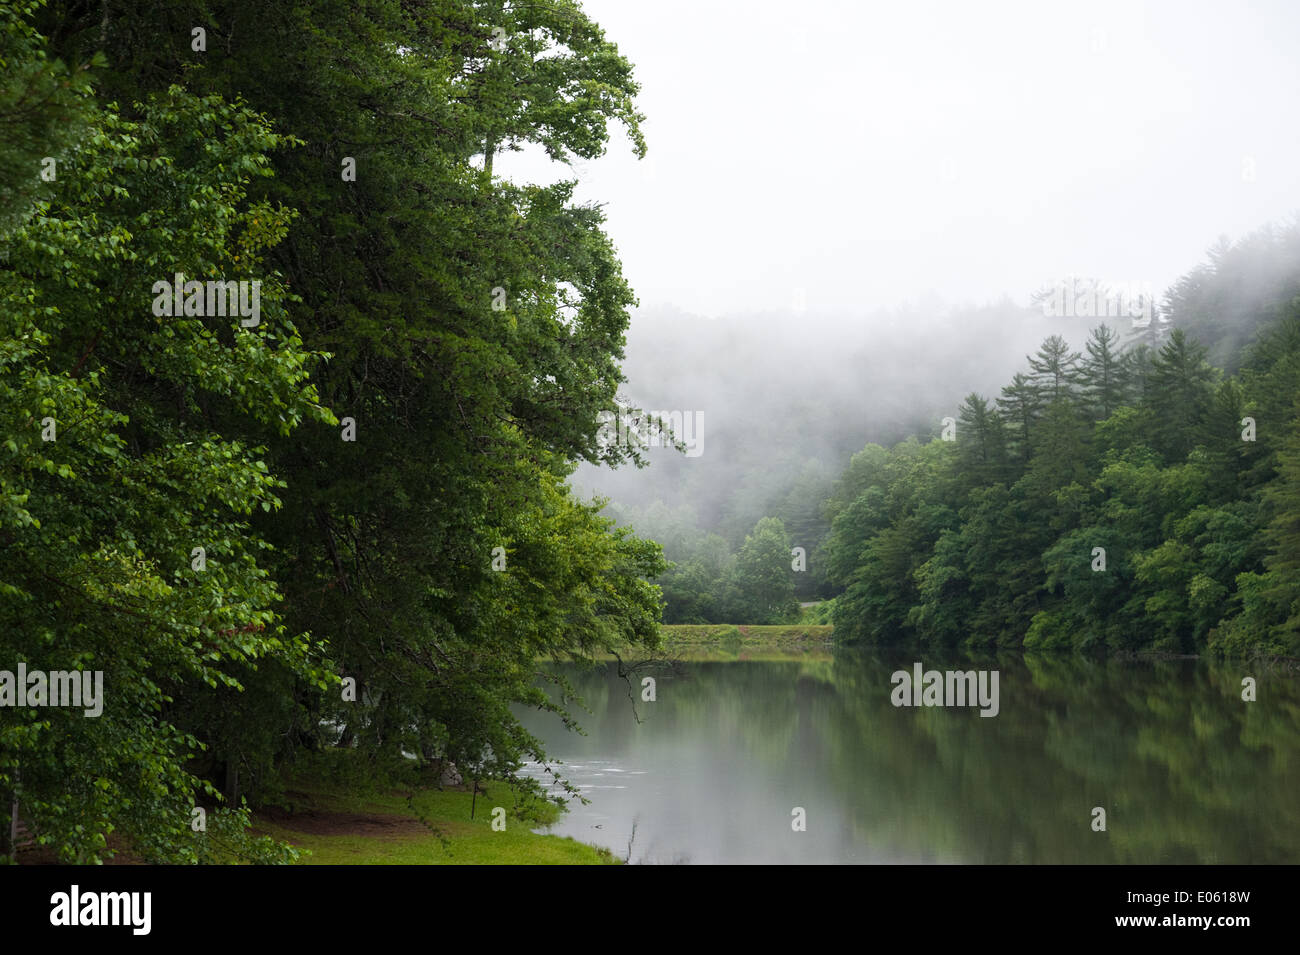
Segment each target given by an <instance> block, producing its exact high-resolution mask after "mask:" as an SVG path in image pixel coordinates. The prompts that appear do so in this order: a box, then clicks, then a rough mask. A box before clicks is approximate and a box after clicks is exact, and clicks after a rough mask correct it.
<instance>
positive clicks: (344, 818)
mask: <svg viewBox="0 0 1300 955" xmlns="http://www.w3.org/2000/svg"><path fill="white" fill-rule="evenodd" d="M299 785H301V783H299ZM286 797H287V799H286V802H287V806H286V808H284V809H278V810H264V811H262V812H259V813H258V814H257V815H256V816H255V817H254V828H255V829H256V830H257V831H258V832H259V833H262V834H265V835H269V836H272V837H274V838H276V839H280V840H283V841H285V842H288V843H289V844H290V845H293V846H294V847H296V848H298V849H303V850H307V851H306V852H304V853H303V858H302V860H301V862H302V864H305V865H601V864H611V863H614V862H615V861H616V860H615V859H614V858H613V856H612V855H611V854H610V853H609V852H608V851H607V850H605V849H600V848H597V847H595V846H590V845H586V844H585V843H581V842H577V841H575V840H573V839H568V838H562V837H560V836H548V835H538V834H537V833H534V832H532V831H531V830H532V828H533V827H536V826H538V825H539V824H544V823H547V822H552V821H554V820H555V819H556V818H557V817H558V815H559V813H560V811H561V810H560V809H559V808H558V807H556V806H554V805H552V804H548V803H534V804H533V805H532V806H530V809H529V818H528V819H520V818H516V817H515V816H514V815H513V812H512V806H513V805H514V797H513V794H512V793H511V792H510V790H509V789H507V788H506V787H505V786H504V785H501V784H496V785H492V784H489V785H488V786H487V792H486V793H485V792H484V791H483V788H482V786H480V790H479V794H478V799H477V803H476V806H475V813H474V818H473V819H470V804H471V802H472V801H473V796H472V794H471V793H470V792H467V791H465V790H463V789H446V790H441V791H440V790H436V789H432V790H419V791H416V792H414V793H408V792H396V791H393V792H370V793H365V794H350V793H346V792H341V791H329V790H312V789H295V790H292V791H290V792H289V793H287V794H286ZM498 805H500V806H504V807H505V808H506V813H507V818H506V828H505V830H504V831H500V832H497V831H494V830H493V828H492V809H493V807H494V806H498Z"/></svg>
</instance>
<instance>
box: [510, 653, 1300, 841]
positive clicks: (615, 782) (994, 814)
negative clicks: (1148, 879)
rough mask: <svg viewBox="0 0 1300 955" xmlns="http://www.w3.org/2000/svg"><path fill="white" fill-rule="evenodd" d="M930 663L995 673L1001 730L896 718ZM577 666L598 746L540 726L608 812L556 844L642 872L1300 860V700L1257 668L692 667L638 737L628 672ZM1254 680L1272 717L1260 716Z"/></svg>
mask: <svg viewBox="0 0 1300 955" xmlns="http://www.w3.org/2000/svg"><path fill="white" fill-rule="evenodd" d="M917 660H920V661H922V662H923V663H924V664H925V667H926V668H927V669H929V668H932V667H933V668H935V669H940V670H944V669H969V668H996V669H997V670H998V671H999V672H1000V684H999V685H1000V696H1001V707H1000V712H999V714H998V715H997V716H996V717H994V718H981V717H980V715H979V712H978V710H977V709H973V708H942V707H933V708H925V707H922V708H895V707H894V706H893V705H891V703H890V691H891V689H892V686H891V683H890V674H891V673H892V672H894V671H895V670H899V669H911V667H912V665H913V663H914V662H915V661H917ZM558 669H561V670H562V671H563V672H564V674H565V676H566V677H567V678H568V679H569V680H570V681H571V682H572V683H573V685H574V686H575V687H577V689H578V691H579V693H580V694H581V695H582V697H583V699H584V700H585V701H586V703H587V705H588V706H589V707H590V708H591V710H592V713H591V714H589V715H588V714H583V715H582V718H580V720H579V722H580V723H581V724H582V725H583V727H584V728H585V729H586V731H587V734H588V735H587V736H585V737H584V736H578V735H576V734H572V733H567V732H566V731H565V730H564V729H563V728H562V727H561V725H560V723H559V721H558V720H556V719H555V718H554V717H551V716H549V715H547V714H541V713H537V712H530V713H521V714H520V715H521V716H522V718H523V719H524V721H525V725H527V726H528V728H529V729H530V730H532V731H533V732H534V733H536V734H537V735H538V736H540V737H541V738H542V739H543V740H545V741H546V743H547V746H548V748H549V750H550V752H551V753H552V754H554V755H555V756H557V757H559V758H561V759H562V760H564V766H562V767H561V769H562V770H563V771H564V772H565V774H566V775H567V776H568V778H569V779H570V781H571V782H573V783H574V784H576V785H577V786H578V787H580V790H581V792H582V793H583V795H585V796H586V797H587V798H588V799H589V800H590V801H591V802H590V805H587V806H582V805H580V804H578V803H576V802H574V803H571V806H570V811H569V812H568V813H567V814H566V816H565V817H564V818H563V819H562V821H561V822H560V823H559V824H557V825H556V826H554V827H553V828H552V829H551V830H550V831H553V832H558V833H560V834H563V835H571V836H573V837H574V838H577V839H581V840H583V841H586V842H592V843H596V844H599V845H604V846H607V847H608V848H610V849H611V850H612V851H613V852H614V853H615V854H616V855H618V856H619V857H620V858H622V857H625V856H628V857H630V859H631V861H633V862H681V861H690V862H699V863H722V862H725V863H747V862H769V863H779V862H940V863H942V862H982V863H1059V862H1083V863H1154V862H1193V863H1295V862H1297V861H1300V809H1298V808H1297V802H1296V800H1295V796H1294V794H1295V792H1296V789H1297V783H1298V782H1300V693H1298V692H1297V680H1296V678H1295V677H1294V675H1292V674H1289V673H1283V672H1270V671H1269V670H1268V669H1266V668H1264V667H1262V666H1259V665H1249V666H1248V665H1244V664H1243V665H1240V666H1231V665H1230V666H1218V665H1210V664H1207V663H1205V662H1201V661H1187V660H1178V661H1162V662H1149V661H1148V662H1142V661H1118V660H1109V661H1099V660H1087V659H1081V658H1077V657H1068V658H1061V657H1028V658H1025V657H1020V656H1002V657H999V658H997V659H994V658H987V659H962V658H957V657H951V658H944V657H938V656H933V655H930V654H925V653H922V654H919V655H918V654H917V653H915V652H913V653H903V652H896V653H888V654H885V653H841V654H837V655H836V656H835V657H834V659H831V660H814V661H808V660H802V661H794V662H779V661H778V662H772V661H764V662H714V663H689V664H685V665H683V666H681V667H680V669H678V670H676V671H658V672H656V673H655V676H656V678H657V680H658V686H657V700H656V702H653V703H642V702H639V697H640V694H639V683H638V687H637V689H638V692H637V694H636V695H637V698H638V702H637V704H636V709H637V712H638V713H639V715H640V717H641V720H642V722H640V723H638V722H637V720H636V719H635V718H634V715H633V709H632V708H633V703H632V701H631V700H630V699H629V693H628V685H627V683H625V682H624V681H623V680H621V679H620V678H619V677H618V676H617V672H616V668H615V667H614V666H613V665H611V666H609V667H607V668H606V667H602V668H600V669H597V670H594V671H592V670H579V669H577V668H574V667H569V666H565V667H558ZM638 676H639V675H638ZM1243 676H1253V677H1255V678H1256V679H1257V681H1258V691H1257V693H1258V696H1257V702H1254V703H1246V702H1243V701H1242V699H1241V678H1242V677H1243ZM538 772H540V770H538ZM1096 806H1101V807H1104V808H1105V809H1106V813H1107V820H1106V821H1107V831H1106V832H1094V831H1093V830H1092V828H1091V821H1092V810H1093V807H1096ZM796 807H800V808H802V809H804V810H805V811H806V814H807V830H806V831H804V832H795V831H793V830H792V828H791V819H792V811H793V810H794V809H795V808H796ZM634 827H635V834H634V831H633V830H634ZM629 842H630V843H631V849H630V852H629V849H628V846H629Z"/></svg>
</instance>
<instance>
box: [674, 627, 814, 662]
mask: <svg viewBox="0 0 1300 955" xmlns="http://www.w3.org/2000/svg"><path fill="white" fill-rule="evenodd" d="M659 633H660V635H661V637H662V638H663V651H662V652H663V653H665V654H667V655H670V656H676V657H680V658H682V659H735V660H761V659H764V658H765V657H766V656H768V655H772V656H776V657H779V658H782V659H788V658H789V657H790V656H791V655H794V656H800V655H818V656H820V655H824V654H829V653H830V649H831V627H829V626H826V625H817V624H776V625H771V626H758V625H754V626H750V625H745V624H665V625H664V626H662V627H660V628H659Z"/></svg>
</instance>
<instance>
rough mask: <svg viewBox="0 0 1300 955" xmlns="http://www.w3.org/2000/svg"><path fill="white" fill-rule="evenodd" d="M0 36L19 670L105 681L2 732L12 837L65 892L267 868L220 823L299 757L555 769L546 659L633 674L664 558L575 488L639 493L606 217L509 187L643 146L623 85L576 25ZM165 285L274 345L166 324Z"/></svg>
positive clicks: (143, 28)
mask: <svg viewBox="0 0 1300 955" xmlns="http://www.w3.org/2000/svg"><path fill="white" fill-rule="evenodd" d="M0 28H3V31H4V32H3V40H0V42H3V43H4V44H5V46H4V48H3V50H2V51H0V53H2V54H3V60H4V64H3V65H4V69H5V74H6V84H5V86H6V89H5V92H4V98H3V99H0V123H4V124H5V128H6V129H9V130H13V131H14V134H13V135H9V136H6V137H5V139H4V140H3V142H0V169H3V171H4V173H5V182H4V185H3V190H2V191H0V198H2V199H3V201H4V208H3V214H4V216H5V219H4V220H3V221H4V223H5V228H4V231H3V232H2V233H0V297H2V298H3V300H4V309H3V312H2V313H0V322H3V326H4V327H3V336H2V339H0V365H3V377H2V378H0V422H2V424H0V428H2V430H3V434H2V435H0V438H3V443H2V444H0V670H16V668H17V666H18V665H19V664H20V663H21V664H23V665H25V666H26V667H28V668H29V669H41V670H46V671H56V670H70V669H74V668H79V669H85V670H87V671H94V670H99V671H103V681H104V693H103V695H104V705H103V712H102V714H101V715H99V716H98V717H86V716H83V715H82V712H81V711H80V710H77V709H69V708H55V707H44V708H38V707H34V706H25V707H15V706H13V705H10V706H8V707H5V708H0V803H3V806H4V807H5V812H6V814H7V813H8V809H9V807H10V805H11V803H13V802H14V801H15V800H16V802H17V805H18V806H19V810H20V814H21V816H22V818H23V819H24V821H25V822H26V823H27V824H28V825H29V826H30V828H31V830H32V831H33V832H34V833H35V835H36V837H37V839H38V840H39V841H40V842H41V843H43V844H46V845H48V846H50V847H52V848H53V849H55V850H57V852H58V854H59V856H60V857H61V858H64V859H67V860H82V861H95V860H98V859H101V858H103V857H104V855H105V853H106V851H111V849H108V850H106V846H108V845H109V843H108V837H109V836H110V835H111V834H114V833H116V834H117V835H118V836H121V837H124V838H125V844H126V845H128V846H129V847H130V848H131V849H132V850H133V851H135V852H137V853H139V854H140V855H142V856H144V857H145V858H147V859H151V860H159V861H182V862H185V861H208V860H213V859H218V858H252V859H259V860H275V859H280V858H284V857H285V856H284V853H283V852H282V851H281V850H280V849H278V848H277V847H275V846H273V845H270V844H267V843H264V842H256V841H253V840H249V839H247V838H245V837H243V836H242V835H241V832H242V826H241V819H240V817H241V815H242V812H241V809H242V807H243V806H244V805H245V802H246V799H251V800H252V801H254V802H256V801H259V800H261V801H264V800H266V799H269V798H273V797H274V795H275V792H276V787H277V785H278V780H279V779H280V778H281V770H282V769H283V768H284V767H285V766H286V765H287V764H289V763H291V762H292V761H293V760H294V758H295V756H296V755H298V754H301V753H305V752H309V751H312V750H315V749H319V748H321V747H323V746H332V745H336V744H342V745H346V746H352V747H356V748H358V749H360V750H361V751H362V752H363V753H364V754H365V756H366V758H367V759H368V760H370V761H371V762H372V764H373V765H375V766H376V767H377V768H378V767H383V766H398V765H408V764H410V763H411V762H412V759H413V758H414V761H415V762H416V763H418V764H419V765H421V766H425V767H427V768H428V770H429V772H430V773H433V774H436V773H437V772H439V771H441V769H442V768H443V767H444V766H445V764H446V762H447V761H449V760H450V761H452V762H454V763H455V764H456V765H457V767H458V768H459V770H460V772H461V773H463V774H464V775H465V777H466V778H469V777H478V776H487V775H494V776H507V777H509V776H511V775H512V774H513V773H514V772H515V770H517V769H518V768H519V766H520V765H521V762H522V761H523V760H525V759H529V758H540V757H542V756H543V754H542V753H541V752H540V749H539V745H538V743H537V741H536V740H535V739H533V738H532V737H531V736H530V735H529V734H527V733H525V732H524V731H523V730H522V728H521V727H520V726H519V724H518V722H517V720H516V719H515V718H514V717H513V716H512V714H511V711H510V707H511V705H512V704H516V703H527V704H531V705H539V706H550V705H551V704H549V703H547V701H546V697H545V696H544V695H543V694H542V693H541V691H540V690H539V689H537V688H536V678H537V665H536V663H535V661H536V660H537V659H538V657H539V656H540V655H542V654H549V653H554V654H574V655H578V656H583V655H588V654H591V653H594V652H597V651H599V650H601V649H602V648H606V647H609V646H612V645H616V644H617V645H622V644H625V643H628V642H631V643H649V644H652V643H653V642H654V641H655V640H657V623H658V616H659V610H660V607H659V592H658V589H657V588H656V587H654V586H653V585H652V584H650V583H649V582H648V581H649V579H650V578H652V577H653V576H654V575H655V574H656V573H657V572H658V571H659V570H661V569H662V566H663V563H662V558H661V556H660V551H659V548H658V546H657V545H655V544H653V543H650V542H645V541H641V540H638V539H636V538H635V537H634V536H632V535H631V534H630V533H628V532H627V531H625V530H623V529H616V528H614V527H613V526H612V522H611V521H610V520H609V519H607V518H605V517H602V516H601V515H600V514H599V512H598V507H597V506H596V505H595V504H585V503H581V502H579V501H578V500H577V499H576V498H575V497H574V496H573V495H572V494H571V493H570V491H569V489H568V486H567V484H566V480H567V478H568V475H569V474H570V473H571V471H572V469H573V467H574V462H576V461H578V460H588V461H601V462H604V463H608V464H618V463H621V462H624V461H628V460H635V459H636V452H635V450H634V449H630V448H627V447H620V446H617V445H615V446H604V445H602V444H601V443H600V442H598V440H597V433H598V427H599V416H600V414H601V413H602V412H605V411H609V410H612V409H613V408H614V407H615V394H616V391H617V389H618V386H619V384H620V382H621V381H622V377H621V372H620V368H619V363H620V360H621V359H622V354H623V347H624V340H623V336H624V331H625V328H626V325H627V321H628V316H627V308H628V307H629V306H630V305H631V304H632V303H633V298H632V295H631V292H630V290H629V289H628V287H627V285H626V283H625V282H624V280H623V278H622V276H621V273H620V267H619V263H618V261H617V259H616V258H615V255H614V252H613V249H612V247H611V244H610V243H609V241H608V239H607V238H606V237H605V235H604V234H603V232H602V228H601V223H602V218H601V215H600V212H599V211H598V210H597V209H595V208H592V207H586V206H580V205H576V204H575V203H574V202H573V201H572V189H573V184H572V182H562V183H560V184H558V185H553V186H545V187H541V186H529V185H517V184H514V183H511V182H509V181H506V180H503V179H501V178H499V177H494V175H493V173H492V166H493V156H494V155H496V154H499V153H500V152H501V151H502V150H509V149H516V148H519V147H520V146H521V145H524V144H529V143H532V144H537V145H538V146H540V147H541V148H544V149H545V150H546V151H547V152H548V153H549V154H550V155H551V156H552V157H554V158H556V159H559V160H568V159H571V158H575V157H577V158H593V157H595V156H598V155H600V154H601V153H602V152H603V150H604V148H605V146H606V143H607V140H608V137H609V127H610V126H611V124H621V125H622V126H623V127H624V128H625V129H626V130H627V131H628V133H629V136H630V139H631V142H632V146H633V148H634V150H635V151H636V152H638V153H641V152H643V151H644V144H643V143H642V140H641V135H640V131H639V124H640V121H641V117H640V115H639V114H638V113H637V112H636V111H635V109H634V107H633V105H632V98H633V96H634V95H635V93H636V92H637V87H636V84H635V83H634V82H633V80H632V77H631V68H630V66H629V64H628V63H627V61H626V60H625V59H624V58H623V57H622V56H620V55H619V53H618V51H617V49H616V48H615V47H614V46H613V44H611V43H609V42H608V41H607V40H606V39H605V38H604V36H603V34H602V33H601V31H600V29H599V28H598V27H597V26H596V25H595V24H593V23H592V22H590V21H589V20H588V19H587V18H586V16H585V15H584V14H583V13H582V11H581V9H580V8H579V7H578V6H577V5H576V4H574V3H570V2H565V0H558V2H553V3H547V4H527V5H515V4H506V3H502V2H486V3H475V2H467V0H435V2H432V3H427V4H419V5H412V4H407V3H403V2H399V0H368V2H363V3H354V2H351V0H324V2H320V3H313V4H310V5H290V4H266V3H262V2H238V0H236V2H230V3H208V2H179V3H169V4H165V5H163V6H161V7H160V6H158V5H156V4H146V3H125V4H114V5H112V6H111V7H110V6H104V7H102V8H101V7H100V6H98V5H92V6H87V5H81V4H64V3H60V4H57V5H53V6H50V7H48V8H45V7H43V6H42V5H40V4H32V5H30V6H28V7H25V8H23V9H21V10H19V11H17V12H6V13H5V19H4V21H3V22H2V23H0ZM67 64H85V65H88V66H89V67H90V69H89V71H88V72H87V71H85V70H82V69H81V67H80V66H76V67H71V66H68V65H67ZM11 76H12V77H15V78H17V79H18V80H20V81H21V82H20V83H18V84H16V85H14V86H13V87H10V84H9V79H10V77H11ZM70 76H75V77H76V81H75V82H74V81H73V80H71V79H69V77H70ZM33 103H44V104H46V106H48V108H41V109H35V108H32V105H33ZM47 158H50V159H53V160H54V163H53V169H54V170H55V174H54V175H53V176H52V177H45V178H43V177H42V176H41V172H42V170H43V169H44V168H46V167H47V166H48V165H49V164H48V163H46V162H45V160H46V159H47ZM178 273H179V274H180V275H181V276H182V277H183V280H200V281H202V280H222V279H226V280H232V281H248V282H252V281H253V280H256V281H258V282H260V283H261V285H260V294H261V299H260V301H261V311H260V320H254V319H250V318H248V317H247V315H245V313H242V312H241V313H240V315H239V316H238V317H235V316H232V314H229V313H226V312H222V313H221V314H219V315H214V314H212V313H211V312H210V311H209V312H204V311H202V309H201V308H200V309H195V310H191V309H190V308H188V306H187V307H186V308H185V309H184V310H180V311H177V312H176V314H174V315H173V314H166V315H159V314H158V312H159V309H158V303H157V301H156V300H155V291H156V290H155V289H154V285H155V283H157V282H159V281H163V282H170V281H172V280H173V278H174V276H176V275H177V274H178ZM51 425H52V426H53V430H51V429H50V426H51ZM354 687H355V690H354V689H353V688H354ZM434 778H436V776H435V777H434ZM196 804H197V805H199V806H204V807H207V808H208V809H209V810H210V811H215V813H216V815H215V816H214V817H212V818H211V819H210V820H209V822H208V826H207V829H206V832H196V831H195V827H193V826H191V810H192V807H194V806H195V805H196ZM7 835H8V827H5V833H4V837H7ZM114 845H117V843H114ZM5 851H7V847H6V846H3V845H0V855H3V854H4V853H5Z"/></svg>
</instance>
